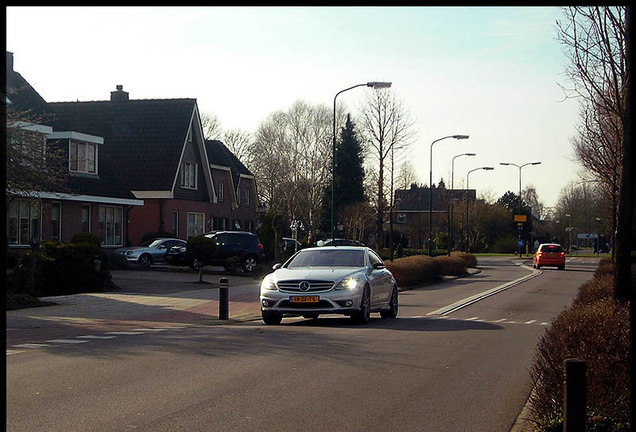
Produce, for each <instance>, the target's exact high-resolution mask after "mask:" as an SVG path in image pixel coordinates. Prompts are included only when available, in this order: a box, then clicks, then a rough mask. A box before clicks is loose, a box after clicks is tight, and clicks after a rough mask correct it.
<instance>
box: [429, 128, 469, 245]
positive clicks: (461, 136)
mask: <svg viewBox="0 0 636 432" xmlns="http://www.w3.org/2000/svg"><path fill="white" fill-rule="evenodd" d="M447 138H454V139H458V140H462V139H468V135H448V136H445V137H442V138H439V139H436V140H435V141H433V142H432V143H431V155H430V159H429V168H430V169H429V180H428V255H429V256H433V251H432V249H431V246H433V144H435V143H436V142H438V141H441V140H445V139H447Z"/></svg>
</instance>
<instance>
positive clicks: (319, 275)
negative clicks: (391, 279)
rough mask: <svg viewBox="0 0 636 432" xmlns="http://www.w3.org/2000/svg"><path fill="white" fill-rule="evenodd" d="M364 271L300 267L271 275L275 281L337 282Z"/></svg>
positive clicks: (356, 268) (346, 268) (282, 269)
mask: <svg viewBox="0 0 636 432" xmlns="http://www.w3.org/2000/svg"><path fill="white" fill-rule="evenodd" d="M364 271H365V269H364V268H361V267H336V268H333V267H315V268H312V267H302V268H291V269H288V268H281V269H278V270H276V271H275V272H274V273H273V274H272V275H273V277H274V279H276V280H277V281H280V280H289V279H314V280H318V279H320V280H333V281H339V280H341V279H344V278H346V277H349V276H351V275H353V274H356V273H362V272H364Z"/></svg>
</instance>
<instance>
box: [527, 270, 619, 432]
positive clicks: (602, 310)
mask: <svg viewBox="0 0 636 432" xmlns="http://www.w3.org/2000/svg"><path fill="white" fill-rule="evenodd" d="M612 283H613V279H612V276H611V275H608V274H605V275H602V276H600V277H595V278H594V279H592V280H591V281H590V282H588V283H586V284H584V285H582V287H581V289H580V292H579V295H578V296H577V297H576V299H575V300H574V302H573V303H572V306H570V307H569V308H568V309H566V310H564V311H563V312H562V313H561V314H560V315H559V316H558V317H557V318H556V319H555V320H554V321H553V323H552V326H551V328H549V329H548V330H547V331H546V333H545V334H544V336H543V337H542V338H541V340H540V341H539V344H538V345H537V351H536V355H535V361H534V364H533V366H532V369H531V379H532V383H533V386H534V392H533V394H532V396H531V398H530V403H531V421H532V422H534V424H535V430H536V431H537V432H548V431H561V430H562V429H563V410H562V404H563V363H564V361H565V360H566V359H568V358H578V359H582V360H585V361H586V362H587V414H588V425H587V430H589V431H598V432H601V431H607V432H622V431H628V430H630V429H629V421H630V405H629V400H630V388H629V385H630V370H629V346H630V345H629V332H630V321H629V303H626V302H619V301H616V300H614V299H613V297H612Z"/></svg>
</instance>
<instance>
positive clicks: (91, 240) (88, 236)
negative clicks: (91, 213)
mask: <svg viewBox="0 0 636 432" xmlns="http://www.w3.org/2000/svg"><path fill="white" fill-rule="evenodd" d="M71 243H73V244H78V243H88V244H92V245H95V246H98V247H101V246H102V242H101V241H99V238H98V237H97V236H96V235H95V234H92V233H89V232H81V233H77V234H75V235H74V236H73V238H72V239H71Z"/></svg>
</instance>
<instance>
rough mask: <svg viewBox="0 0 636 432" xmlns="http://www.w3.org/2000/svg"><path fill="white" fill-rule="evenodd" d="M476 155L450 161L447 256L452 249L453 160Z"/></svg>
mask: <svg viewBox="0 0 636 432" xmlns="http://www.w3.org/2000/svg"><path fill="white" fill-rule="evenodd" d="M476 155H477V154H476V153H462V154H458V155H456V156H453V159H452V161H451V188H450V190H451V196H450V200H449V203H448V254H447V255H448V256H450V254H451V248H452V247H453V207H454V206H453V191H454V190H455V186H454V182H455V180H454V179H455V159H456V158H458V157H460V156H476Z"/></svg>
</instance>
